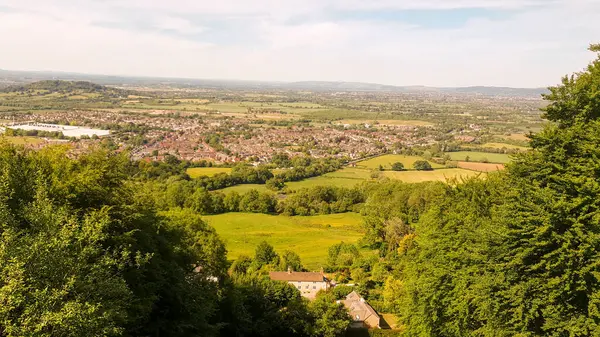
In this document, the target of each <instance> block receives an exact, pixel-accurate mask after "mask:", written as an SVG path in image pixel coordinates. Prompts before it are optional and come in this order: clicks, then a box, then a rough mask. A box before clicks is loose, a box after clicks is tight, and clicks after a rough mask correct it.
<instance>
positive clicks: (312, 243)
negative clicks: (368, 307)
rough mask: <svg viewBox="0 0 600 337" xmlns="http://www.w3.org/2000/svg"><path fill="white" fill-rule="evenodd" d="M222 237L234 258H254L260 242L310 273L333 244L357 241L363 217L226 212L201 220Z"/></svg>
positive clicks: (322, 259) (319, 265) (354, 215)
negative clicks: (295, 258) (293, 257)
mask: <svg viewBox="0 0 600 337" xmlns="http://www.w3.org/2000/svg"><path fill="white" fill-rule="evenodd" d="M204 219H205V220H206V222H208V223H209V224H210V225H211V226H213V227H214V228H215V229H216V231H217V233H219V235H220V236H221V238H223V240H224V241H225V243H226V245H227V249H228V251H229V255H228V257H229V258H230V259H235V258H237V257H238V256H240V255H241V254H245V255H248V256H253V255H254V249H255V247H256V246H257V245H258V244H259V243H260V242H261V241H263V240H265V241H267V242H268V243H269V244H271V245H273V247H275V250H276V251H277V252H279V253H281V252H283V251H284V250H286V249H287V250H291V251H294V252H296V253H298V255H300V258H301V259H302V263H303V264H304V265H305V267H307V268H308V269H310V270H318V269H319V268H320V267H321V266H323V265H324V263H325V261H327V249H328V248H329V247H330V246H331V245H334V244H336V243H339V242H341V241H344V242H352V243H354V242H357V241H358V240H359V239H360V238H361V237H362V236H363V233H362V232H361V226H360V225H361V222H362V217H361V216H360V215H359V214H356V213H345V214H331V215H318V216H305V217H304V216H296V217H287V216H282V215H266V214H252V213H227V214H219V215H211V216H206V217H204Z"/></svg>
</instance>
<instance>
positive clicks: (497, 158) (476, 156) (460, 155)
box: [446, 151, 510, 164]
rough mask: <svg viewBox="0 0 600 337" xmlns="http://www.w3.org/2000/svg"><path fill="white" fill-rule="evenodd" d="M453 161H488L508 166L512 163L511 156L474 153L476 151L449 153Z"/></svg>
mask: <svg viewBox="0 0 600 337" xmlns="http://www.w3.org/2000/svg"><path fill="white" fill-rule="evenodd" d="M446 154H448V155H450V158H452V160H456V161H467V157H469V160H468V161H475V162H481V161H484V160H486V159H487V161H488V162H490V163H498V164H506V163H508V162H510V156H509V155H507V154H504V153H485V152H474V151H459V152H448V153H446Z"/></svg>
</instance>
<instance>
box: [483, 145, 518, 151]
mask: <svg viewBox="0 0 600 337" xmlns="http://www.w3.org/2000/svg"><path fill="white" fill-rule="evenodd" d="M481 147H491V148H494V149H501V148H503V147H504V148H507V149H517V150H521V151H526V150H527V149H528V147H525V146H518V145H512V144H506V143H485V144H483V145H481Z"/></svg>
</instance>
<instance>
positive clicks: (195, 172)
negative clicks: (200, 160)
mask: <svg viewBox="0 0 600 337" xmlns="http://www.w3.org/2000/svg"><path fill="white" fill-rule="evenodd" d="M230 172H231V168H229V167H191V168H189V169H187V170H186V173H187V174H188V175H189V176H190V177H192V178H198V177H201V176H208V177H212V176H214V175H215V174H218V173H227V174H229V173H230Z"/></svg>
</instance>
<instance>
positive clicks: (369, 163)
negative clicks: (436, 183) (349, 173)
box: [356, 154, 444, 170]
mask: <svg viewBox="0 0 600 337" xmlns="http://www.w3.org/2000/svg"><path fill="white" fill-rule="evenodd" d="M417 160H425V159H423V158H422V157H417V156H403V155H399V154H387V155H383V156H379V157H375V158H373V159H368V160H364V161H361V162H358V163H357V164H356V166H357V167H359V168H366V169H376V168H378V167H379V165H382V166H383V167H384V168H385V169H388V170H389V169H391V168H392V164H393V163H395V162H401V163H402V164H403V165H404V168H406V169H412V167H413V164H414V163H415V162H416V161H417ZM429 163H430V164H431V167H433V168H434V169H435V168H442V167H444V166H443V165H440V164H436V163H434V162H431V161H430V162H429Z"/></svg>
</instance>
